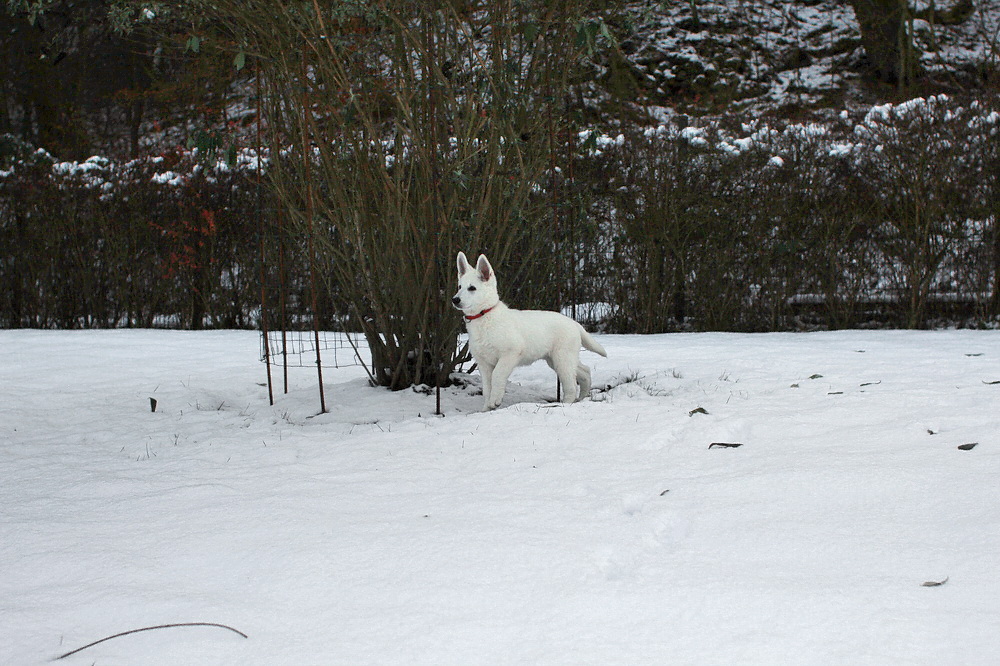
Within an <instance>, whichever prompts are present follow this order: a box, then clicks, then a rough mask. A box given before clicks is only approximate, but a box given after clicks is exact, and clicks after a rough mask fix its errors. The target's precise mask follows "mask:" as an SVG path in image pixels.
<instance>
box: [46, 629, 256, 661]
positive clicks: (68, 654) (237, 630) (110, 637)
mask: <svg viewBox="0 0 1000 666" xmlns="http://www.w3.org/2000/svg"><path fill="white" fill-rule="evenodd" d="M174 627H218V628H219V629H228V630H229V631H231V632H233V633H234V634H239V635H240V636H242V637H243V638H249V636H247V635H246V634H244V633H243V632H242V631H240V630H239V629H233V628H232V627H230V626H227V625H225V624H216V623H214V622H178V623H176V624H160V625H157V626H155V627H143V628H142V629H132V630H130V631H123V632H121V633H120V634H115V635H114V636H108V637H106V638H102V639H101V640H99V641H94V642H93V643H88V644H87V645H84V646H83V647H80V648H77V649H75V650H72V651H70V652H67V653H66V654H63V655H59V656H58V657H56V658H55V659H53V660H52V661H59V660H60V659H65V658H66V657H68V656H70V655H74V654H76V653H77V652H83V651H84V650H86V649H87V648H92V647H94V646H95V645H99V644H101V643H103V642H105V641H110V640H111V639H112V638H121V637H122V636H128V635H129V634H138V633H140V632H143V631H153V630H154V629H173V628H174Z"/></svg>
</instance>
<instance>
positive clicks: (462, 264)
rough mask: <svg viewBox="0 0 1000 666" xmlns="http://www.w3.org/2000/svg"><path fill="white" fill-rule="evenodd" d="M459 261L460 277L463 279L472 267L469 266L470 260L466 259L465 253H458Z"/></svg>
mask: <svg viewBox="0 0 1000 666" xmlns="http://www.w3.org/2000/svg"><path fill="white" fill-rule="evenodd" d="M457 261H458V277H462V276H463V275H465V272H466V271H468V270H469V269H470V268H472V267H471V266H469V260H468V259H466V258H465V253H464V252H459V253H458V259H457Z"/></svg>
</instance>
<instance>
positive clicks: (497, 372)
mask: <svg viewBox="0 0 1000 666" xmlns="http://www.w3.org/2000/svg"><path fill="white" fill-rule="evenodd" d="M516 366H517V356H516V355H514V356H501V357H500V360H499V361H498V362H497V364H496V367H495V368H493V377H492V379H491V383H492V386H491V387H490V388H491V389H492V390H491V391H490V394H489V395H490V397H489V399H488V400H487V402H486V409H496V408H497V407H499V406H500V403H501V402H503V394H504V392H505V391H506V390H507V378H508V377H510V373H512V372H513V371H514V368H515V367H516Z"/></svg>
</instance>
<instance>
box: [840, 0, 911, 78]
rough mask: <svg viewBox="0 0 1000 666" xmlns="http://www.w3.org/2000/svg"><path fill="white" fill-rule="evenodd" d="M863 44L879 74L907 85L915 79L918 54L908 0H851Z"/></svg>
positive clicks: (880, 76) (879, 76) (881, 76)
mask: <svg viewBox="0 0 1000 666" xmlns="http://www.w3.org/2000/svg"><path fill="white" fill-rule="evenodd" d="M851 6H852V7H854V15H855V16H856V17H857V19H858V25H859V26H860V28H861V44H862V45H863V46H864V48H865V52H866V53H867V54H868V60H869V61H870V63H871V66H872V68H873V69H874V70H875V73H876V74H877V75H878V78H879V79H880V80H882V81H885V82H886V83H894V84H897V85H899V86H900V87H903V86H905V85H907V84H909V83H910V82H911V81H912V80H913V75H914V71H915V69H916V58H915V53H914V50H913V40H912V39H911V35H910V30H909V23H910V21H911V20H912V16H911V13H910V7H909V5H908V3H907V0H851Z"/></svg>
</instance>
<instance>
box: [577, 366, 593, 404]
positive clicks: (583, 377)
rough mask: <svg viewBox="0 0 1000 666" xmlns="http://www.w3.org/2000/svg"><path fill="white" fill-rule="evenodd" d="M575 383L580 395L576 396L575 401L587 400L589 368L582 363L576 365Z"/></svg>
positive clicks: (588, 395)
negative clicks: (578, 387) (577, 385)
mask: <svg viewBox="0 0 1000 666" xmlns="http://www.w3.org/2000/svg"><path fill="white" fill-rule="evenodd" d="M576 383H577V384H579V385H580V395H579V396H577V400H583V399H584V398H589V397H590V368H588V367H587V366H585V365H584V364H583V363H578V364H577V366H576Z"/></svg>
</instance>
